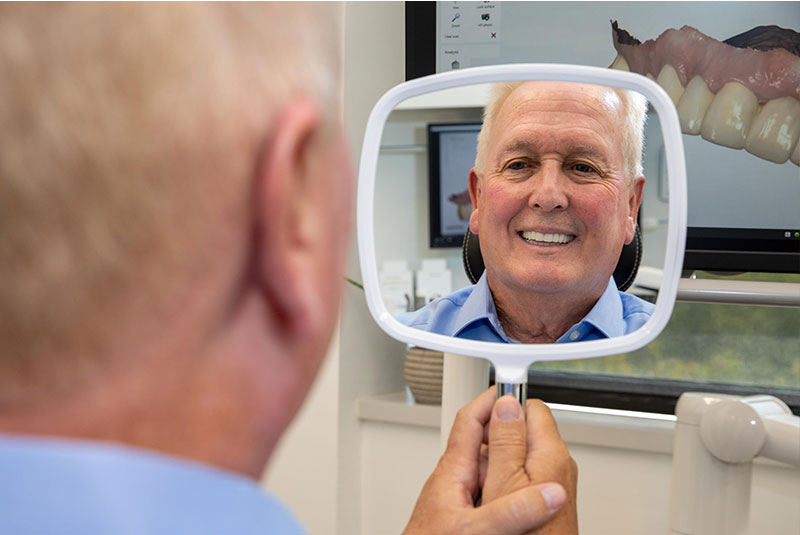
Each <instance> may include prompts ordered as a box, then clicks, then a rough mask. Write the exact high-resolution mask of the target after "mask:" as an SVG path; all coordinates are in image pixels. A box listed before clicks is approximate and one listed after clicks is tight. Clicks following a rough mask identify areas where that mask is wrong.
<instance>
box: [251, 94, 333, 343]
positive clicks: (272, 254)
mask: <svg viewBox="0 0 800 535" xmlns="http://www.w3.org/2000/svg"><path fill="white" fill-rule="evenodd" d="M322 128H323V125H322V117H321V114H320V111H319V109H318V106H317V105H316V104H315V103H313V102H312V101H309V100H306V99H299V100H295V101H293V102H292V103H290V104H289V105H288V106H286V107H285V108H284V109H283V111H282V112H281V113H280V114H279V116H278V118H277V120H276V121H275V122H274V125H273V130H272V132H271V135H270V137H269V139H268V140H267V143H266V145H265V146H264V148H263V151H262V155H261V163H260V167H259V169H258V171H257V176H256V200H255V201H256V204H255V215H254V218H255V227H256V232H255V241H256V243H255V245H254V246H255V247H256V255H255V257H256V269H257V271H258V273H257V274H256V277H257V280H258V284H259V286H260V290H261V293H262V296H263V299H264V302H265V305H266V307H267V309H268V311H269V313H270V316H271V318H272V319H274V320H275V322H277V323H276V324H275V325H274V326H273V328H274V330H275V332H278V333H281V334H282V335H283V336H286V337H288V338H291V339H292V340H295V339H297V337H300V338H302V337H304V336H306V335H307V334H308V333H311V332H314V329H315V328H316V324H317V323H318V322H319V321H320V318H318V317H317V316H319V314H320V311H319V309H320V308H321V307H319V306H317V302H316V292H315V288H316V287H317V286H318V281H317V278H318V276H319V272H320V271H321V270H323V269H324V267H321V266H319V265H317V262H315V261H314V260H315V259H314V255H315V253H316V251H315V250H314V246H315V243H316V241H315V240H314V239H313V238H314V237H313V233H314V231H315V230H316V223H317V221H318V217H319V214H318V213H317V210H316V208H317V207H315V206H314V199H316V198H317V196H316V195H314V194H313V191H312V190H313V188H315V187H317V184H316V183H315V181H314V178H315V177H314V176H313V170H314V165H312V163H313V162H312V159H313V158H314V148H315V147H314V145H315V140H316V139H317V137H318V134H319V132H320V131H321V130H322Z"/></svg>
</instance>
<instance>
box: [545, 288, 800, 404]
mask: <svg viewBox="0 0 800 535" xmlns="http://www.w3.org/2000/svg"><path fill="white" fill-rule="evenodd" d="M698 278H718V277H715V276H713V275H709V274H698ZM726 278H728V279H730V278H734V279H745V280H760V281H769V282H792V283H798V282H800V276H798V275H794V274H752V273H748V274H744V275H740V276H737V277H726ZM534 369H539V370H558V371H569V372H582V373H595V374H608V375H623V376H633V377H646V378H660V379H676V380H683V381H698V382H713V383H736V384H743V385H759V386H762V387H780V388H790V389H796V390H800V308H788V307H765V306H742V305H720V304H705V303H683V302H677V303H676V304H675V309H674V310H673V313H672V318H671V319H670V322H669V324H668V325H667V327H666V328H665V329H664V331H663V332H662V333H661V335H659V337H658V338H656V339H655V340H654V341H653V342H651V343H650V344H649V345H647V346H646V347H644V348H642V349H640V350H638V351H635V352H633V353H629V354H624V355H614V356H610V357H604V358H595V359H586V360H581V361H565V362H549V363H539V364H536V365H535V366H534Z"/></svg>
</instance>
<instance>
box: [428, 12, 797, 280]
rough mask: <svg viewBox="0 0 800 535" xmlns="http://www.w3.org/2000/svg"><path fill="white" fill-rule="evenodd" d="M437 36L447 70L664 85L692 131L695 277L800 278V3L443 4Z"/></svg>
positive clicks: (691, 262) (439, 62)
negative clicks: (571, 71)
mask: <svg viewBox="0 0 800 535" xmlns="http://www.w3.org/2000/svg"><path fill="white" fill-rule="evenodd" d="M720 13H724V16H720ZM436 27H437V34H438V35H437V43H436V70H437V72H447V71H450V70H454V69H464V68H467V67H473V66H481V65H492V64H500V63H530V62H536V63H539V62H544V63H572V64H582V65H591V66H597V67H610V68H614V69H621V70H626V71H632V72H636V73H638V74H642V75H646V76H648V77H650V78H652V79H654V80H656V81H657V82H658V83H659V85H661V86H662V87H663V88H664V89H665V91H666V92H667V93H668V94H669V96H670V97H671V99H672V100H673V102H674V103H675V106H676V108H677V110H678V114H679V118H680V122H681V127H682V131H683V133H684V136H683V138H684V140H683V141H684V146H685V153H686V165H687V180H688V194H689V197H688V199H689V214H688V215H689V219H688V223H689V231H688V239H687V267H689V268H692V269H718V270H734V271H736V270H738V271H784V272H785V271H795V272H796V271H800V263H798V262H797V259H798V258H800V256H797V253H798V252H800V210H798V209H797V207H798V206H800V143H798V139H800V9H798V8H797V4H796V3H793V2H786V3H782V2H692V3H680V4H667V3H642V2H633V3H627V2H626V3H622V2H598V3H593V2H587V3H583V2H577V3H570V5H569V6H564V5H560V4H558V3H532V2H439V3H437V23H436ZM564 28H569V32H564ZM652 149H653V147H646V149H645V150H646V152H648V151H652ZM650 156H652V155H651V154H650ZM645 217H647V216H646V214H645ZM644 223H645V228H643V230H645V231H647V228H646V226H647V224H650V225H658V224H659V221H658V217H655V218H648V219H646V220H645V222H644ZM732 252H733V253H735V254H734V255H733V256H731V254H733V253H732ZM707 253H708V254H707ZM723 253H724V254H723ZM729 253H730V254H729ZM750 253H752V254H750ZM787 253H788V254H787ZM795 264H797V265H795Z"/></svg>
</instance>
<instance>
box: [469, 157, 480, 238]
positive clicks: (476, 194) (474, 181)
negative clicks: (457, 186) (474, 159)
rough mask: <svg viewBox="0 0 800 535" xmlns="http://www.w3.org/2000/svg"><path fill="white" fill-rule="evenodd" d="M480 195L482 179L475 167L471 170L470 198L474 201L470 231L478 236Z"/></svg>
mask: <svg viewBox="0 0 800 535" xmlns="http://www.w3.org/2000/svg"><path fill="white" fill-rule="evenodd" d="M480 194H481V186H480V178H479V177H478V173H476V172H475V168H474V167H473V168H472V169H470V170H469V198H470V200H471V201H472V213H471V214H470V215H469V230H470V232H472V233H473V234H478V200H479V198H480Z"/></svg>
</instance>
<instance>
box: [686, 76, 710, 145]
mask: <svg viewBox="0 0 800 535" xmlns="http://www.w3.org/2000/svg"><path fill="white" fill-rule="evenodd" d="M712 100H714V93H712V92H711V90H710V89H709V88H708V85H706V81H705V80H703V77H702V76H695V77H694V78H692V79H691V80H689V83H688V84H686V91H684V93H683V95H682V96H681V99H680V101H679V102H678V118H679V119H680V121H681V130H682V131H683V133H684V134H692V135H695V136H696V135H698V134H699V133H700V127H701V126H702V124H703V117H705V115H706V110H707V109H708V106H709V104H711V101H712Z"/></svg>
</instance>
